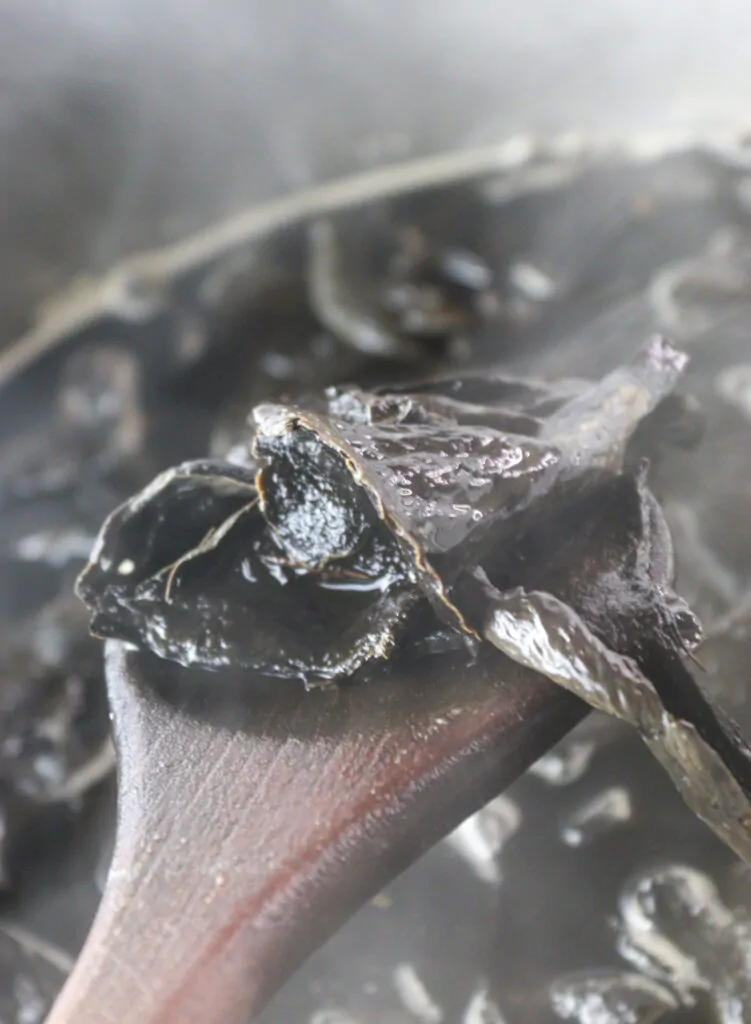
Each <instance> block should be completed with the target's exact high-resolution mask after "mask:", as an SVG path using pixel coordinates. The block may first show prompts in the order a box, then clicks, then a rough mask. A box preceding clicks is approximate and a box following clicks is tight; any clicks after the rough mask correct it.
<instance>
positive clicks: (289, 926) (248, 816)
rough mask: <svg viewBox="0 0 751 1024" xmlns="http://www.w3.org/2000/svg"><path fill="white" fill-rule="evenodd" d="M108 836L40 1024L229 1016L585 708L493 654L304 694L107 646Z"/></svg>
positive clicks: (390, 669)
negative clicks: (109, 855)
mask: <svg viewBox="0 0 751 1024" xmlns="http://www.w3.org/2000/svg"><path fill="white" fill-rule="evenodd" d="M107 677H108V681H109V690H110V698H111V703H112V711H113V715H114V723H115V734H116V741H117V746H118V753H119V772H120V803H119V821H118V832H117V842H116V848H115V854H114V859H113V863H112V867H111V870H110V874H109V879H108V882H107V887H106V892H105V894H104V897H103V900H102V904H101V907H100V910H99V913H98V915H97V918H96V921H95V923H94V926H93V928H92V931H91V934H90V936H89V939H88V942H87V943H86V946H85V948H84V950H83V953H82V954H81V957H80V959H79V961H78V963H77V965H76V968H75V970H74V971H73V973H72V975H71V976H70V978H69V980H68V982H67V984H66V986H65V988H64V990H63V992H62V994H61V996H60V998H59V1000H58V1002H57V1004H56V1005H55V1007H54V1009H53V1010H52V1013H51V1016H50V1017H49V1018H48V1024H246V1022H247V1021H248V1020H249V1018H250V1016H251V1015H252V1014H253V1013H255V1012H258V1011H259V1010H260V1009H261V1008H262V1006H263V1005H264V1004H265V1003H266V1001H267V1000H268V999H269V998H270V996H271V995H272V994H273V993H274V991H275V990H276V989H277V988H278V987H279V986H280V985H281V984H282V983H283V982H284V981H285V980H286V978H288V977H289V975H290V974H291V973H292V972H293V971H294V969H295V968H296V967H297V966H298V965H299V964H300V963H301V961H302V960H303V959H304V958H305V957H306V956H308V955H309V954H310V953H311V952H312V951H313V950H314V949H315V948H316V947H317V946H319V945H320V944H321V943H322V942H323V941H324V940H325V939H326V938H327V937H328V936H329V935H331V934H332V932H333V931H335V929H336V928H338V927H339V925H340V924H341V923H342V922H343V921H344V920H345V919H346V917H347V916H348V915H350V914H351V913H352V912H353V911H354V910H355V909H356V908H357V907H358V906H360V905H361V904H362V903H363V902H364V901H366V900H367V899H368V898H370V897H371V896H373V895H374V894H375V893H376V892H377V891H378V890H379V889H380V888H381V887H382V886H383V885H384V884H385V883H386V882H388V881H389V879H391V878H393V877H394V876H395V875H396V874H398V873H399V872H401V871H402V870H403V869H404V868H405V867H406V866H407V865H408V864H409V863H410V862H411V861H413V860H414V859H415V858H416V857H418V856H419V854H421V853H422V852H423V851H424V850H426V849H427V848H428V847H429V846H430V845H432V844H433V843H435V842H436V840H438V839H439V838H440V837H441V836H442V835H444V834H445V833H447V832H448V831H450V830H451V829H452V828H454V827H455V826H456V825H457V824H458V823H459V822H460V821H461V820H462V819H463V818H464V817H465V816H466V815H468V814H470V813H471V812H473V811H474V810H476V809H477V808H479V807H480V806H482V805H483V804H484V803H485V802H486V801H487V800H488V799H490V798H491V797H493V796H494V795H495V794H496V793H498V792H499V790H501V789H502V788H503V787H504V786H506V785H508V784H509V783H510V782H511V781H512V780H513V779H514V778H516V777H517V776H518V775H519V773H520V772H522V771H523V770H524V769H525V768H526V767H527V766H528V765H529V764H530V763H532V762H533V761H534V760H535V759H536V758H537V757H539V756H540V755H541V754H542V753H543V752H544V751H545V750H546V749H547V748H548V747H549V746H550V745H551V744H553V743H554V742H555V741H556V740H558V739H559V738H560V737H561V736H562V735H563V734H564V733H565V732H566V731H567V730H568V729H569V728H570V727H571V726H573V725H574V724H575V723H576V722H577V721H578V720H579V719H580V718H581V717H582V716H583V715H584V714H585V713H586V710H587V709H586V706H585V705H584V704H582V703H580V702H579V701H578V700H576V699H575V698H573V697H571V696H570V695H569V694H567V693H565V692H564V691H563V690H561V689H559V688H558V687H556V686H554V685H553V684H551V683H549V682H547V681H546V680H544V679H543V678H542V677H540V676H537V675H535V674H534V673H532V672H530V671H528V670H525V669H522V668H520V667H519V666H518V665H516V664H515V663H514V662H511V661H509V660H507V659H506V658H505V657H504V656H503V655H501V654H500V653H498V652H495V651H493V650H487V651H483V653H482V654H481V657H480V659H479V660H478V661H477V662H475V663H474V664H472V665H468V664H467V658H466V656H464V655H459V654H449V655H441V656H437V655H432V656H430V657H423V658H421V659H418V660H415V661H414V662H413V663H411V664H406V663H401V664H399V665H394V666H389V665H386V666H384V668H383V670H379V671H378V672H377V673H376V674H375V675H374V676H373V677H372V678H370V679H368V680H365V681H362V682H358V683H355V684H353V685H348V686H340V687H336V688H330V689H325V690H317V691H313V692H310V693H306V692H305V691H304V690H303V688H302V686H300V685H294V684H289V683H283V682H277V681H273V680H268V679H262V678H260V677H253V678H248V677H247V676H246V677H245V678H243V679H239V680H238V679H229V678H225V677H223V676H221V675H210V674H197V673H192V672H190V673H189V672H185V671H184V670H180V669H177V668H176V667H175V666H173V665H171V664H169V663H167V662H162V661H159V660H158V659H156V658H153V657H152V656H150V655H146V654H143V653H141V652H135V651H133V650H130V649H126V648H125V647H124V646H123V645H120V644H115V643H112V642H110V643H109V644H108V645H107Z"/></svg>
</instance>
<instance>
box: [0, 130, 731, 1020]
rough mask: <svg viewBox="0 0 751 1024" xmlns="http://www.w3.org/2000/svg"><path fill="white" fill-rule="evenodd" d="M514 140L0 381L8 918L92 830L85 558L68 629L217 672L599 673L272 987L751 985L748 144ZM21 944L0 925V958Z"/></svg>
mask: <svg viewBox="0 0 751 1024" xmlns="http://www.w3.org/2000/svg"><path fill="white" fill-rule="evenodd" d="M556 159H558V162H559V164H560V167H558V171H559V172H560V173H559V174H558V177H557V178H556V179H555V180H556V183H555V185H554V186H550V185H547V186H545V185H540V184H539V182H540V180H541V179H542V180H543V181H544V176H542V175H540V174H539V165H540V164H545V163H547V164H555V163H556ZM526 171H527V175H526V178H525V175H524V173H522V172H518V171H517V172H516V174H515V176H511V175H506V176H504V175H503V174H501V173H499V174H496V175H483V176H480V177H478V178H476V179H472V180H468V181H464V182H461V183H458V184H456V185H454V186H451V187H449V186H442V187H441V188H430V187H429V186H430V183H429V182H427V183H426V185H425V187H424V188H423V189H422V190H418V191H416V192H410V194H409V195H403V196H399V195H397V196H395V197H391V198H389V199H388V200H382V201H380V202H375V201H374V202H373V203H371V204H366V205H364V206H363V207H362V208H360V209H354V210H350V211H347V212H343V213H339V214H336V215H332V214H329V213H327V212H326V211H322V213H321V215H320V216H314V217H311V218H310V220H309V221H306V222H305V223H300V224H292V225H291V226H288V227H286V228H285V229H284V230H280V231H279V232H277V233H276V234H275V235H274V236H273V238H271V239H269V240H267V242H266V243H265V245H264V249H263V260H261V261H260V262H259V261H258V260H257V259H256V261H255V262H254V261H249V260H245V262H244V263H243V261H242V260H238V259H237V254H236V253H235V254H233V260H229V259H226V258H222V257H212V258H211V259H209V260H207V261H205V263H202V264H201V263H200V262H199V265H197V266H196V267H193V268H191V270H190V272H189V273H182V274H181V275H180V276H176V277H175V279H174V280H171V281H170V282H169V288H168V301H166V302H164V301H163V299H164V297H163V296H162V299H161V300H160V301H159V302H156V301H153V302H152V303H151V304H150V303H149V302H147V301H146V298H148V296H146V298H144V297H143V296H141V301H142V309H141V313H140V318H134V317H131V318H130V320H128V321H121V320H119V319H118V318H117V317H114V318H112V317H111V318H110V319H107V318H102V319H100V320H99V321H97V322H95V323H94V324H90V325H89V326H88V327H87V328H86V330H84V331H79V332H78V333H77V334H76V333H74V334H72V335H68V336H66V337H64V338H63V339H62V340H61V342H60V344H58V345H55V346H51V347H50V348H49V349H48V350H47V351H45V352H44V353H43V354H42V355H41V356H40V357H39V358H37V359H34V360H32V361H31V362H29V364H28V365H27V366H26V367H25V368H24V369H23V372H22V373H20V374H18V375H16V376H14V377H13V379H12V380H10V381H9V382H7V383H6V384H5V391H6V394H7V400H4V403H3V411H2V420H3V423H2V426H3V430H4V438H5V441H4V444H3V447H2V453H1V455H0V520H1V521H2V532H1V534H0V539H1V542H2V553H1V556H2V558H3V561H4V564H5V569H6V571H5V573H4V579H5V581H6V584H5V590H4V595H3V596H4V606H3V614H4V617H5V623H4V630H5V633H6V638H7V639H6V642H5V644H4V650H3V660H4V667H3V676H4V682H3V694H4V696H3V708H2V711H3V714H2V716H1V717H0V723H2V736H0V772H1V773H2V789H0V792H1V793H2V797H3V799H2V805H0V809H1V810H2V815H3V821H4V830H3V838H2V842H3V849H2V853H3V865H4V870H3V880H4V884H5V887H6V895H5V896H4V910H3V916H4V918H5V919H6V920H7V921H8V922H19V921H20V922H22V924H23V927H24V929H26V930H27V931H29V932H30V933H32V937H33V938H34V939H35V940H36V941H41V942H42V943H47V944H48V945H53V946H58V947H60V948H61V949H63V950H64V951H65V953H66V954H67V955H68V957H70V956H72V955H74V954H75V952H76V951H77V948H78V947H79V945H80V942H81V941H82V939H83V936H84V934H85V928H86V922H87V920H88V919H89V918H90V916H91V914H92V913H93V910H94V907H95V905H96V901H97V894H98V888H97V886H98V885H101V881H102V877H103V874H104V872H105V871H106V859H107V856H108V850H109V849H110V843H111V835H110V833H111V827H110V826H108V825H106V822H107V820H108V819H107V815H106V814H105V813H104V807H105V806H106V805H107V804H108V801H110V802H111V800H112V793H113V789H112V782H111V778H109V776H110V774H111V770H112V766H113V757H112V750H111V746H110V742H109V737H108V723H107V709H106V699H105V696H104V687H103V682H102V666H101V657H100V645H99V643H98V641H97V640H96V639H94V638H92V637H90V636H89V634H88V628H87V625H88V624H87V615H86V610H85V609H84V607H83V605H81V604H80V603H79V602H78V601H77V600H76V599H75V598H73V597H72V587H73V581H74V579H75V578H76V576H78V577H79V582H78V592H79V594H80V596H81V597H82V598H83V599H84V601H85V602H86V604H87V605H88V606H89V610H90V611H91V612H92V613H93V617H92V621H91V625H92V630H93V633H94V634H95V635H96V636H98V637H116V638H119V639H122V640H125V641H127V642H129V643H131V644H135V645H137V646H141V647H144V648H148V649H150V650H152V651H154V652H155V653H156V654H158V655H159V656H161V657H163V658H167V659H172V660H175V661H178V662H180V663H181V664H182V665H185V666H190V667H191V670H192V671H193V672H194V673H195V677H196V679H197V680H199V681H200V683H201V685H205V687H206V688H208V689H213V691H214V692H216V694H217V699H219V700H221V699H224V698H223V697H222V672H223V670H224V669H226V668H228V667H242V666H247V667H248V668H252V669H254V670H256V671H260V672H262V673H264V674H267V675H268V676H269V677H270V679H271V680H272V681H273V682H274V684H275V685H279V686H296V687H301V686H303V685H305V686H308V687H317V686H342V685H345V686H355V685H356V686H368V685H377V684H378V673H379V672H382V671H383V670H384V663H385V664H386V666H387V664H388V662H389V661H390V660H391V659H404V658H414V657H421V658H422V657H424V658H427V659H430V658H434V657H440V656H442V655H443V654H445V653H446V652H448V651H450V652H452V657H460V658H462V659H464V660H465V662H466V664H467V665H469V666H471V665H472V664H473V659H476V658H477V657H478V650H479V649H480V647H481V646H483V645H489V644H493V645H495V646H496V647H499V648H500V649H501V650H502V651H504V652H505V653H506V654H507V655H509V656H510V657H512V658H514V659H516V660H519V661H520V662H521V663H522V664H525V665H528V666H531V667H533V668H535V669H536V670H537V671H541V672H542V673H543V674H545V675H548V676H549V677H550V678H551V679H553V680H554V681H556V682H558V683H561V684H562V685H565V686H567V687H570V688H572V689H574V690H575V692H577V693H578V694H579V695H580V696H583V697H585V699H588V700H590V701H591V703H592V704H593V705H594V706H595V707H598V708H600V709H601V710H605V711H607V712H609V713H610V714H609V715H608V716H605V715H602V714H599V713H598V714H593V715H592V716H590V717H589V718H588V719H587V720H586V721H585V722H584V723H583V724H582V725H581V726H579V727H578V728H577V729H576V730H575V731H574V733H572V734H571V735H570V736H569V737H568V738H567V739H566V740H564V741H563V743H562V744H561V745H560V746H559V747H558V748H556V749H555V750H553V751H551V753H550V754H548V755H546V757H545V758H543V761H542V762H540V763H539V764H538V765H536V766H535V767H534V769H532V770H531V771H530V772H529V773H528V775H527V776H526V777H524V778H523V779H522V780H521V781H520V782H518V783H517V784H516V785H515V786H514V787H513V788H512V789H511V790H510V791H509V792H508V793H507V794H504V795H503V796H501V797H498V798H497V799H496V800H494V801H492V802H491V804H489V805H488V807H486V808H485V809H484V810H483V811H481V812H478V814H477V815H475V816H473V818H472V819H469V820H468V821H467V822H465V824H464V825H463V826H461V827H460V829H459V830H457V832H456V833H453V834H452V835H451V836H450V837H449V838H448V839H447V840H446V841H445V842H443V843H441V844H439V845H438V846H437V847H436V848H435V849H434V850H433V851H431V853H429V854H428V855H427V856H426V857H425V858H423V860H422V861H420V862H419V863H418V864H416V865H415V866H414V867H413V868H411V869H410V870H409V871H408V872H407V873H406V874H405V875H404V876H402V877H401V878H399V879H397V880H396V881H395V882H394V883H393V884H392V886H390V887H389V889H388V890H387V891H385V892H384V893H382V894H381V896H379V897H378V898H377V899H376V900H375V901H374V902H373V904H372V905H369V906H367V907H365V908H363V910H362V911H361V912H360V913H359V914H358V915H357V916H356V917H355V918H354V919H353V920H352V921H351V922H350V924H348V925H347V926H345V928H344V929H343V930H342V932H341V933H340V934H339V935H337V936H335V937H334V939H332V940H331V941H330V942H329V943H328V944H327V945H326V946H325V947H324V948H323V949H322V950H320V951H319V953H317V954H316V955H315V956H314V957H313V958H312V959H311V960H310V961H309V962H308V964H306V965H305V967H304V968H303V969H302V970H301V972H300V973H299V974H298V976H297V977H296V978H295V979H293V981H292V982H290V983H289V984H288V985H287V986H286V987H285V989H284V990H283V991H282V992H281V993H280V994H279V995H278V996H277V997H276V999H275V1001H274V1003H272V1005H271V1006H270V1007H269V1009H268V1010H267V1011H266V1012H265V1014H264V1015H262V1018H261V1019H262V1020H265V1021H268V1022H269V1024H271V1022H273V1021H278V1020H282V1019H283V1020H301V1021H311V1022H315V1024H346V1022H351V1024H358V1022H359V1024H369V1022H373V1024H377V1022H386V1021H388V1022H397V1021H399V1022H402V1021H406V1022H409V1021H415V1020H416V1021H418V1022H419V1021H435V1022H438V1021H447V1022H450V1021H462V1022H464V1021H467V1022H470V1024H473V1022H477V1021H501V1020H508V1021H509V1022H512V1024H513V1022H514V1021H519V1022H523V1021H524V1022H526V1021H533V1022H536V1021H540V1022H547V1021H553V1020H556V1019H568V1020H578V1021H582V1022H583V1024H586V1022H590V1021H593V1020H597V1021H598V1022H599V1021H602V1022H609V1021H613V1022H616V1021H626V1020H633V1021H635V1022H646V1021H653V1020H657V1019H665V1020H666V1021H672V1020H675V1021H704V1020H707V1021H712V1020H718V1021H722V1022H726V1021H727V1022H731V1021H736V1020H743V1019H745V1016H746V1015H747V1014H750V1013H751V991H750V990H749V985H748V978H749V977H751V938H749V936H750V935H751V924H749V922H751V916H750V915H751V886H750V885H749V876H748V872H747V869H746V868H745V867H744V865H743V863H742V861H741V860H740V859H739V858H738V857H737V856H735V854H734V853H732V852H730V850H729V849H728V846H729V847H732V848H733V849H734V850H735V851H736V852H737V853H738V854H740V855H741V858H746V860H748V858H749V845H750V843H751V841H750V840H749V820H750V819H749V808H748V802H749V794H751V771H750V770H749V755H748V752H747V747H746V742H745V740H744V738H743V736H744V734H745V736H749V735H751V730H750V727H751V716H750V715H749V712H748V707H747V685H746V684H747V683H749V681H750V680H749V677H748V663H749V662H748V654H749V653H751V650H750V649H749V646H748V645H749V643H751V627H749V626H748V621H749V615H748V606H749V597H748V594H749V593H751V591H749V589H748V588H749V583H750V581H751V547H749V544H750V543H751V542H750V541H749V533H748V529H747V526H745V523H746V522H747V517H746V516H745V514H744V510H745V511H748V510H749V507H751V506H750V503H749V494H748V493H747V491H748V488H749V481H751V455H749V452H751V446H749V440H750V439H751V437H750V432H751V413H750V412H749V408H751V406H749V401H748V395H747V394H746V392H747V391H748V386H747V385H748V380H747V377H748V374H747V373H746V372H745V371H746V370H747V369H748V365H749V362H750V361H751V343H750V342H749V341H748V338H749V337H750V336H751V302H749V299H750V298H751V292H750V291H749V285H748V276H747V263H748V253H749V252H751V225H749V223H748V220H749V211H748V208H747V205H744V204H745V200H744V196H746V195H747V192H748V190H747V188H746V189H745V190H744V188H743V185H744V182H746V175H747V169H746V167H745V165H744V164H743V162H742V161H738V160H731V159H730V158H729V157H728V156H727V154H724V153H723V152H718V151H709V150H706V149H701V148H699V149H697V150H695V151H689V152H686V153H679V154H674V155H667V156H665V157H664V158H660V159H656V160H654V161H652V162H642V163H634V162H632V161H630V160H628V159H627V158H624V157H622V156H610V157H607V158H598V159H596V160H592V161H587V160H578V161H572V160H570V159H568V162H567V158H564V157H560V158H554V157H551V156H549V155H548V156H545V154H544V152H543V153H542V154H540V153H538V154H537V155H532V156H531V157H530V161H529V166H528V167H527V168H526ZM512 178H513V180H511V179H512ZM129 301H135V298H134V297H131V300H129ZM666 339H669V340H666ZM30 395H34V396H35V397H36V400H37V403H38V407H39V408H40V409H41V410H42V412H43V416H41V417H40V416H35V417H31V416H29V415H28V413H27V414H26V417H25V418H24V413H23V410H24V409H25V408H26V407H27V405H28V397H29V396H30ZM40 424H41V425H40ZM105 517H106V522H105V525H104V527H103V528H102V530H101V533H100V534H99V539H98V540H97V541H96V546H94V540H95V537H96V535H97V533H98V531H99V529H100V526H101V524H102V521H103V520H105ZM92 548H93V549H94V551H93V554H91V551H92ZM90 555H91V557H89V556H90ZM87 563H88V564H87ZM744 652H745V653H744ZM376 667H377V669H378V671H375V669H376ZM613 712H615V714H616V716H617V717H619V718H621V719H625V720H626V721H627V722H628V723H629V724H630V725H631V726H636V730H633V729H631V730H630V729H628V728H626V727H625V726H624V725H623V724H621V723H618V722H616V721H615V720H614V719H613ZM729 715H732V716H733V718H734V719H736V721H737V723H738V727H737V728H736V726H735V725H734V724H733V723H732V722H731V721H730V719H729V717H728V716H729ZM637 731H638V732H640V733H641V734H642V737H643V739H644V740H645V743H644V744H642V743H640V742H639V740H638V739H637V736H636V732H637ZM647 748H649V751H651V753H653V754H655V755H656V759H657V760H659V761H660V762H661V763H662V766H663V767H664V768H666V769H667V773H666V772H663V771H662V770H661V768H660V767H659V766H658V765H657V763H656V761H655V760H654V759H653V758H651V757H650V754H649V752H648V750H647ZM671 778H672V782H671ZM673 783H675V786H674V785H673ZM677 790H680V794H681V795H680V796H679V794H678V792H677ZM681 796H683V798H684V800H685V801H686V803H688V804H689V805H690V806H691V807H692V809H693V810H694V811H695V812H696V813H697V814H698V815H699V816H700V817H701V818H703V819H704V821H705V822H707V823H708V824H709V825H710V826H711V828H712V829H714V831H715V832H716V833H717V836H719V837H720V839H722V840H724V843H723V842H720V841H718V839H717V838H715V837H714V836H713V835H712V833H711V832H710V831H709V830H708V829H706V828H705V827H704V825H703V824H701V823H700V822H699V821H698V820H697V819H696V818H695V817H694V815H692V814H691V812H690V811H689V809H688V808H687V807H686V805H685V804H684V802H683V800H681ZM61 822H62V823H63V826H62V827H61ZM103 823H104V824H103ZM725 844H727V845H725ZM97 880H98V881H97ZM437 891H440V892H441V894H442V896H441V899H440V900H437V899H436V898H435V894H436V892H437ZM9 927H13V925H12V924H11V925H10V926H9ZM61 957H62V959H61ZM54 962H55V963H56V964H57V965H58V966H59V965H60V964H62V963H64V962H65V956H64V955H62V954H61V956H58V958H57V959H56V960H55V961H54ZM30 971H31V968H28V967H26V966H24V965H19V964H18V963H17V961H15V960H13V958H12V957H9V958H8V967H7V969H4V970H3V975H2V987H0V995H2V994H3V993H5V992H6V991H7V992H8V993H10V994H12V993H13V992H15V991H17V990H18V986H19V984H20V985H21V988H23V984H22V983H21V982H19V979H22V978H24V977H26V976H27V974H29V972H30ZM24 972H26V973H24ZM63 973H64V972H63ZM29 976H31V974H29ZM61 977H62V975H61ZM46 984H47V979H46V978H45V981H44V985H46ZM44 985H42V984H41V983H40V986H41V987H40V992H41V995H40V996H39V1005H40V1006H42V1004H43V1003H44V1000H45V999H46V1000H47V1003H45V1004H44V1008H43V1009H42V1010H40V1011H39V1015H38V1017H37V1018H33V1017H32V1016H30V1014H31V1012H32V1011H31V1010H30V1009H27V1010H26V1011H24V1010H22V1009H16V1010H14V1011H13V1012H15V1013H16V1018H15V1019H17V1020H18V1021H19V1022H20V1021H29V1020H34V1019H39V1020H42V1019H43V1015H44V1013H45V1012H46V1009H47V1006H48V1004H49V999H50V998H51V996H48V995H46V993H47V988H45V987H44ZM52 987H53V988H54V985H53V986H52ZM8 998H9V999H10V998H11V995H9V996H8ZM32 1002H33V1000H31V997H29V1000H27V1004H28V1005H29V1006H30V1005H31V1004H32ZM9 1005H10V1004H9ZM18 1005H19V1007H20V1005H21V1004H20V1003H18ZM8 1012H11V1011H10V1010H9V1011H8ZM24 1012H25V1013H26V1016H23V1013H24ZM10 1020H12V1021H13V1020H14V1018H13V1017H12V1016H11V1017H10Z"/></svg>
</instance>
